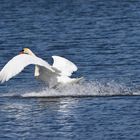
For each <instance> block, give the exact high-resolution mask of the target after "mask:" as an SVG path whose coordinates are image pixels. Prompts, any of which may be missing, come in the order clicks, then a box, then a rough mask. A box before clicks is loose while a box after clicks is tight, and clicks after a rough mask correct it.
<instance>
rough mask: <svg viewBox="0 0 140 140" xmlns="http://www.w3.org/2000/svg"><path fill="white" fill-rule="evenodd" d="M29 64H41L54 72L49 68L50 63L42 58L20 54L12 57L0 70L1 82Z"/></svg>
mask: <svg viewBox="0 0 140 140" xmlns="http://www.w3.org/2000/svg"><path fill="white" fill-rule="evenodd" d="M31 64H34V65H39V66H42V67H44V68H46V69H47V70H50V71H52V72H54V70H53V69H52V68H51V65H49V64H48V63H47V62H46V61H44V60H43V59H41V58H39V57H36V56H31V55H27V54H22V55H17V56H15V57H13V58H12V59H11V60H10V61H9V62H8V63H7V64H6V65H5V66H4V67H3V69H2V70H1V71H0V82H1V83H3V82H5V81H8V80H9V79H10V78H12V77H14V76H16V75H17V74H19V73H20V72H21V71H22V70H23V69H24V68H25V67H26V66H28V65H31Z"/></svg>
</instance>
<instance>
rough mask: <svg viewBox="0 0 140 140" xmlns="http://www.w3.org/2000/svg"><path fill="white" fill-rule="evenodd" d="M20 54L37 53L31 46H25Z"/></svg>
mask: <svg viewBox="0 0 140 140" xmlns="http://www.w3.org/2000/svg"><path fill="white" fill-rule="evenodd" d="M20 54H28V55H35V54H34V53H33V52H32V51H31V50H30V49H29V48H24V49H23V50H22V51H21V52H20Z"/></svg>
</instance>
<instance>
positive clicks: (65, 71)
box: [0, 48, 82, 87]
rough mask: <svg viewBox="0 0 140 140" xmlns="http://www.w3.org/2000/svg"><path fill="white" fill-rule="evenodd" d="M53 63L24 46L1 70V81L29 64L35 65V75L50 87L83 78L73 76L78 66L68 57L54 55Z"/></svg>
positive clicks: (75, 81) (6, 79)
mask: <svg viewBox="0 0 140 140" xmlns="http://www.w3.org/2000/svg"><path fill="white" fill-rule="evenodd" d="M52 58H53V61H54V62H53V64H52V65H50V64H49V63H48V62H46V61H44V60H43V59H41V58H39V57H37V56H36V55H35V54H34V53H33V52H32V51H31V50H30V49H29V48H24V49H23V50H22V51H21V52H20V54H19V55H17V56H15V57H13V58H12V59H11V60H10V61H9V62H8V63H7V64H6V65H5V66H4V67H3V69H2V70H1V71H0V82H1V83H4V82H6V81H8V80H9V79H11V78H12V77H14V76H16V75H17V74H19V73H20V72H21V71H23V70H24V68H25V67H27V66H28V65H31V64H33V65H35V70H34V77H35V78H36V79H37V80H41V81H43V82H45V83H46V84H47V85H48V86H49V87H55V86H57V85H60V84H62V85H65V84H69V83H77V82H79V81H80V80H81V79H82V77H81V78H71V75H72V73H73V72H75V71H77V70H78V68H77V66H76V65H75V64H74V63H72V62H71V61H69V60H67V59H66V58H63V57H60V56H52Z"/></svg>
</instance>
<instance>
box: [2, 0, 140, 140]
mask: <svg viewBox="0 0 140 140" xmlns="http://www.w3.org/2000/svg"><path fill="white" fill-rule="evenodd" d="M25 47H28V48H30V49H31V50H32V51H33V52H34V53H35V54H36V55H37V56H39V57H41V58H43V59H45V60H46V61H48V62H49V63H50V64H52V58H51V56H52V55H59V56H63V57H65V58H67V59H69V60H71V61H73V62H74V63H75V64H76V65H77V66H78V68H79V69H78V71H77V72H76V73H74V77H81V76H83V77H84V78H85V80H84V81H82V82H81V83H79V84H77V85H70V86H66V87H63V88H62V89H57V90H56V89H48V88H47V87H46V86H45V85H43V84H42V83H41V82H39V81H36V80H35V79H34V77H33V70H34V67H33V66H29V67H27V68H26V69H25V70H24V71H23V72H22V73H20V74H19V75H18V76H16V77H14V78H13V79H11V80H10V81H8V82H6V83H4V84H1V85H0V139H2V140H3V139H7V140H9V139H10V140H19V139H25V140H26V139H27V140H28V139H29V140H32V139H41V140H43V139H44V140H46V139H47V140H72V139H74V140H82V139H83V140H88V139H89V140H93V139H94V140H95V139H96V140H103V139H106V140H110V139H113V140H115V139H116V140H121V139H122V140H129V139H131V140H132V139H135V140H139V139H140V133H139V130H140V120H139V118H140V1H132V0H123V1H122V0H106V1H105V0H100V1H99V0H86V1H85V0H76V1H75V0H67V1H65V0H58V1H57V0H39V1H33V0H30V1H27V0H24V1H23V0H12V1H11V0H4V1H3V0H2V1H0V69H2V67H3V66H4V65H5V64H6V63H7V62H8V61H9V60H10V59H11V58H12V57H14V56H15V55H17V54H18V53H19V51H20V50H21V49H22V48H25Z"/></svg>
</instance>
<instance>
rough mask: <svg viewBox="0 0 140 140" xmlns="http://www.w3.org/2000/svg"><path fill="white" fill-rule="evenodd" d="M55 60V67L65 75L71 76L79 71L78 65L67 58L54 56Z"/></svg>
mask: <svg viewBox="0 0 140 140" xmlns="http://www.w3.org/2000/svg"><path fill="white" fill-rule="evenodd" d="M52 58H53V60H54V62H53V67H54V68H56V69H57V70H59V71H60V74H61V75H63V76H71V75H72V73H73V72H74V71H77V69H78V68H77V66H76V65H75V64H74V63H72V62H71V61H69V60H67V59H66V58H63V57H60V56H52Z"/></svg>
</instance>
